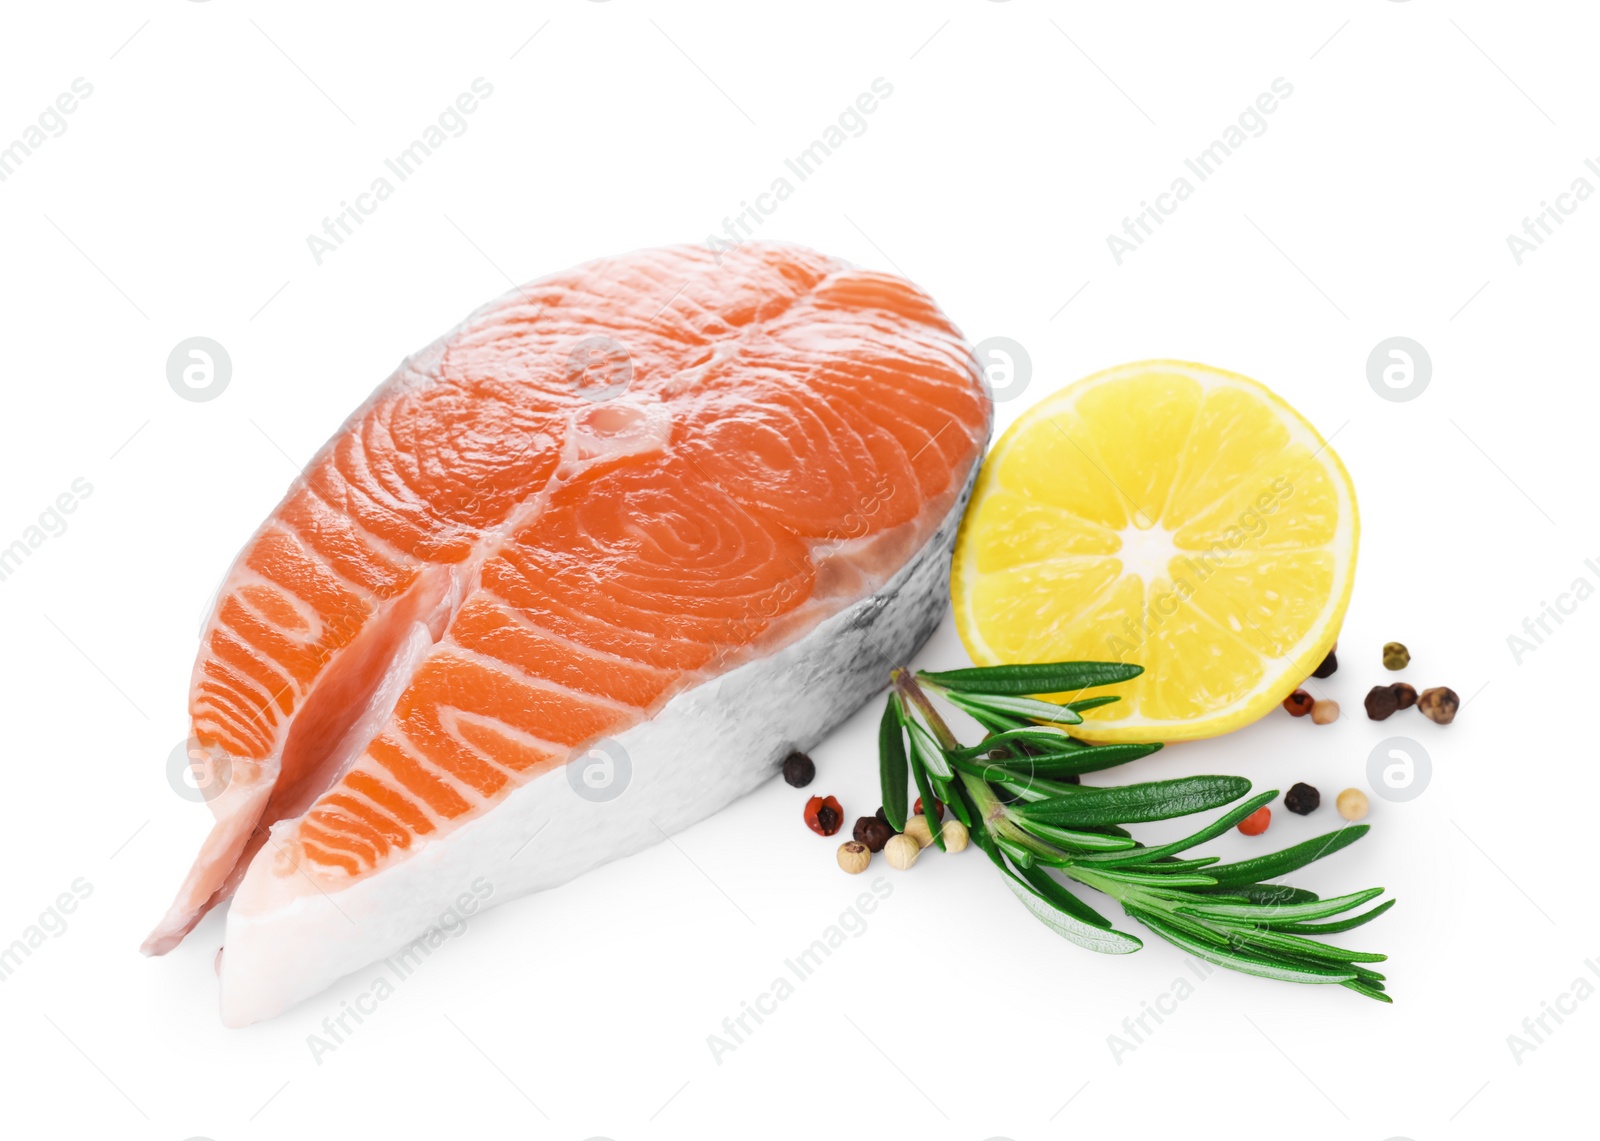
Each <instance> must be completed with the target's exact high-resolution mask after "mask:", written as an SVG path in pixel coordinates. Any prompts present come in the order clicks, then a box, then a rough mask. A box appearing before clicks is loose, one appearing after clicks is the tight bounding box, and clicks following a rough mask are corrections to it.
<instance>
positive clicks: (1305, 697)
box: [1283, 689, 1316, 717]
mask: <svg viewBox="0 0 1600 1141" xmlns="http://www.w3.org/2000/svg"><path fill="white" fill-rule="evenodd" d="M1314 704H1316V698H1314V697H1312V696H1311V695H1310V694H1309V693H1307V692H1306V691H1305V690H1303V689H1297V690H1295V691H1294V692H1293V693H1291V694H1290V695H1289V696H1288V697H1286V698H1284V699H1283V707H1284V708H1285V709H1287V710H1288V711H1289V716H1291V717H1304V716H1305V715H1306V714H1307V713H1310V712H1311V707H1312V706H1313V705H1314Z"/></svg>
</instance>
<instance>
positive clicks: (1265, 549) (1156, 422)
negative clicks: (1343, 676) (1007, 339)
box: [951, 361, 1360, 741]
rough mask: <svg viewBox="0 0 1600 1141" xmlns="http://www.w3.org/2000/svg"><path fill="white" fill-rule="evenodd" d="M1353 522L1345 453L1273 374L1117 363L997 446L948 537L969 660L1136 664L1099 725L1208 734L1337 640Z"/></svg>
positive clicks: (1291, 681) (1094, 736) (1145, 733)
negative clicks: (1275, 383)
mask: <svg viewBox="0 0 1600 1141" xmlns="http://www.w3.org/2000/svg"><path fill="white" fill-rule="evenodd" d="M1359 530H1360V524H1359V518H1358V514H1357V509H1356V498H1355V489H1354V487H1353V486H1352V485H1351V483H1350V477H1349V475H1348V474H1347V473H1346V472H1345V470H1344V465H1343V464H1341V463H1340V462H1339V459H1338V457H1337V456H1336V455H1335V454H1334V452H1333V449H1332V448H1330V447H1329V446H1328V445H1327V442H1326V441H1325V440H1323V439H1322V437H1321V436H1319V435H1318V434H1317V432H1316V430H1315V429H1314V428H1312V426H1311V425H1310V424H1309V423H1307V422H1306V420H1305V419H1304V418H1303V417H1301V416H1300V414H1299V413H1297V412H1296V411H1295V410H1294V409H1293V408H1291V407H1289V405H1288V404H1286V403H1285V402H1284V401H1283V400H1282V399H1280V398H1279V397H1278V396H1276V395H1274V394H1273V393H1272V392H1271V391H1269V390H1268V389H1267V388H1265V387H1264V386H1262V385H1260V384H1258V383H1256V382H1255V381H1253V380H1250V379H1249V378H1247V377H1243V376H1238V375H1236V374H1234V373H1229V372H1224V371H1222V370H1220V369H1214V368H1210V367H1207V366H1205V365H1198V364H1190V363H1185V362H1180V361H1142V362H1138V363H1135V364H1129V365H1123V366H1120V367H1118V368H1114V369H1109V370H1107V371H1105V372H1101V373H1097V374H1095V375H1094V376H1090V377H1087V378H1086V379H1084V380H1081V381H1078V382H1077V383H1076V384H1073V385H1071V386H1070V387H1068V388H1065V389H1063V390H1062V391H1060V392H1057V393H1055V394H1053V395H1051V396H1049V397H1046V398H1045V399H1044V400H1041V401H1040V402H1039V403H1038V404H1036V405H1035V406H1034V407H1032V408H1030V409H1029V410H1028V411H1027V412H1025V413H1024V414H1023V415H1022V416H1021V417H1020V418H1019V419H1018V420H1017V421H1016V422H1015V423H1014V424H1012V425H1011V427H1010V428H1009V429H1008V430H1007V431H1006V432H1005V434H1004V435H1003V436H1002V437H1001V438H1000V441H999V442H998V443H997V444H996V445H995V447H994V450H993V451H992V452H991V453H990V455H989V458H988V461H987V462H986V464H985V465H984V468H983V471H982V473H981V474H980V476H979V478H978V484H977V487H976V488H975V490H974V492H973V497H972V502H971V504H970V505H969V507H968V509H967V513H966V516H965V518H964V520H963V522H962V527H961V532H960V535H959V536H958V538H957V540H956V550H955V559H954V563H953V565H952V569H951V597H952V601H953V603H954V606H955V615H956V626H957V629H958V631H959V632H960V635H961V639H962V641H963V642H964V643H965V644H966V647H967V651H968V653H969V654H970V655H971V656H972V659H973V661H974V662H976V663H977V664H979V665H999V664H1004V663H1016V662H1044V661H1069V660H1092V661H1121V662H1135V663H1137V664H1139V665H1142V666H1143V667H1144V668H1145V672H1144V674H1143V675H1141V676H1140V677H1138V678H1137V679H1135V680H1134V681H1131V682H1127V683H1124V684H1122V685H1119V686H1117V687H1116V688H1115V689H1114V690H1110V691H1107V692H1115V693H1117V694H1119V695H1120V696H1121V698H1122V700H1121V701H1118V702H1116V703H1114V704H1111V705H1107V706H1103V707H1101V708H1099V709H1095V710H1092V711H1090V712H1088V713H1086V714H1085V724H1084V726H1083V735H1084V736H1085V737H1087V738H1088V739H1090V740H1095V741H1157V740H1159V741H1176V740H1185V739H1190V738H1197V737H1209V736H1214V735H1216V734H1219V733H1224V732H1228V731H1229V730H1232V729H1235V728H1238V727H1239V726H1241V725H1244V724H1248V723H1249V722H1250V721H1253V720H1255V719H1256V718H1257V717H1260V716H1261V715H1262V714H1264V713H1266V712H1267V711H1268V710H1269V709H1271V708H1272V707H1273V706H1274V705H1276V704H1278V703H1279V702H1281V701H1282V700H1283V699H1284V698H1285V697H1286V696H1288V694H1289V693H1290V692H1291V691H1292V690H1293V689H1294V688H1295V687H1296V686H1297V685H1298V684H1300V682H1301V681H1303V680H1304V679H1305V677H1306V676H1307V675H1308V674H1310V673H1311V671H1312V670H1313V669H1315V668H1316V667H1317V665H1318V664H1319V663H1320V662H1321V661H1322V659H1323V658H1324V657H1325V656H1326V655H1327V653H1328V651H1329V650H1330V649H1331V648H1332V645H1333V642H1334V639H1335V638H1336V637H1337V636H1338V631H1339V624H1340V622H1341V621H1342V620H1343V618H1344V612H1345V608H1346V607H1347V605H1348V604H1349V601H1350V591H1351V587H1352V586H1353V583H1354V577H1355V562H1356V545H1357V540H1358V536H1359ZM1063 696H1067V697H1070V696H1073V695H1063Z"/></svg>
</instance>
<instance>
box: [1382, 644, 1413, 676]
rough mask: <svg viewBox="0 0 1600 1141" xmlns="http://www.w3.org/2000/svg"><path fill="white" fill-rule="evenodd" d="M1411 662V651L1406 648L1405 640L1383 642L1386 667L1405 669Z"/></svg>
mask: <svg viewBox="0 0 1600 1141" xmlns="http://www.w3.org/2000/svg"><path fill="white" fill-rule="evenodd" d="M1410 664H1411V651H1410V650H1408V649H1406V647H1405V643H1403V642H1385V643H1384V644H1383V665H1384V668H1385V669H1391V670H1403V669H1405V668H1406V667H1407V666H1408V665H1410Z"/></svg>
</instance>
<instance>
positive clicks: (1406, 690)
mask: <svg viewBox="0 0 1600 1141" xmlns="http://www.w3.org/2000/svg"><path fill="white" fill-rule="evenodd" d="M1389 688H1390V689H1392V690H1394V700H1395V703H1396V705H1397V706H1398V707H1399V708H1401V709H1410V708H1411V707H1412V706H1413V705H1415V704H1416V703H1417V691H1416V690H1415V689H1414V688H1413V687H1411V686H1409V685H1407V684H1406V683H1405V682H1403V681H1397V682H1395V683H1394V684H1393V685H1391V686H1390V687H1389Z"/></svg>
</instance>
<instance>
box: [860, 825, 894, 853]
mask: <svg viewBox="0 0 1600 1141" xmlns="http://www.w3.org/2000/svg"><path fill="white" fill-rule="evenodd" d="M851 835H852V836H854V837H855V838H856V839H857V840H859V841H861V842H862V843H863V844H865V845H866V846H867V847H868V849H870V850H871V851H874V852H881V851H883V846H884V845H885V844H887V843H888V842H889V837H890V836H893V835H894V829H893V828H891V827H889V826H888V825H887V824H885V823H884V822H883V821H882V820H879V819H878V818H877V817H876V816H863V817H862V818H861V819H860V820H857V821H856V826H855V829H854V830H853V831H852V832H851Z"/></svg>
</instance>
